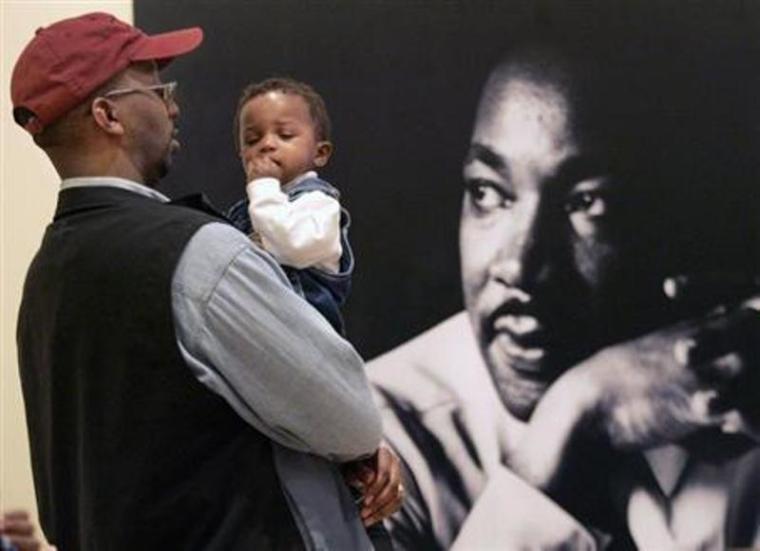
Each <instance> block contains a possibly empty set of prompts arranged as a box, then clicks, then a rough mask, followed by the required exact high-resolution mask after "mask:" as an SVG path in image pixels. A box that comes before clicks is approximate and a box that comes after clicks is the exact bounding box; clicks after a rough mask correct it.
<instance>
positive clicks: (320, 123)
mask: <svg viewBox="0 0 760 551" xmlns="http://www.w3.org/2000/svg"><path fill="white" fill-rule="evenodd" d="M267 92H281V93H283V94H294V95H296V96H301V97H302V98H303V100H304V101H305V102H306V105H308V106H309V114H310V115H311V118H312V120H313V121H314V130H315V134H316V138H317V140H318V141H330V135H331V133H332V128H331V124H330V117H329V115H328V114H327V107H326V106H325V101H324V100H323V99H322V96H320V95H319V94H318V93H317V91H316V90H314V88H312V87H311V86H309V85H308V84H306V83H304V82H299V81H297V80H294V79H292V78H288V77H275V78H268V79H266V80H262V81H261V82H255V83H253V84H249V85H248V86H246V87H245V89H244V90H243V93H242V94H241V95H240V99H239V100H238V105H237V110H236V111H235V122H234V128H233V132H234V135H235V147H236V148H237V149H238V150H240V113H241V112H242V110H243V107H244V106H245V104H246V103H248V102H249V101H251V100H252V99H253V98H255V97H257V96H260V95H262V94H266V93H267Z"/></svg>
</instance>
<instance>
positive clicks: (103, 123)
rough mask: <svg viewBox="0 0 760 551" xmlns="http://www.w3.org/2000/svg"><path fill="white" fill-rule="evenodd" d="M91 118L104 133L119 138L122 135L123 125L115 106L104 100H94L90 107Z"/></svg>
mask: <svg viewBox="0 0 760 551" xmlns="http://www.w3.org/2000/svg"><path fill="white" fill-rule="evenodd" d="M90 112H91V113H92V118H93V119H94V120H95V124H97V125H98V126H99V127H100V128H101V129H102V130H103V131H104V132H106V133H107V134H113V135H117V136H121V135H123V134H124V125H123V124H122V123H121V120H120V118H119V113H118V111H117V109H116V105H115V104H114V103H113V102H112V101H109V100H107V99H106V98H96V99H95V100H94V101H93V102H92V105H91V106H90Z"/></svg>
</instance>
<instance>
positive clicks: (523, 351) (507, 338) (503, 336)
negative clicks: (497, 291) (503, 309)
mask: <svg viewBox="0 0 760 551" xmlns="http://www.w3.org/2000/svg"><path fill="white" fill-rule="evenodd" d="M492 330H493V340H494V341H495V343H496V344H497V345H498V346H499V348H501V350H502V352H503V353H504V354H505V355H506V356H507V357H508V358H509V359H513V360H520V361H527V362H540V361H541V360H543V358H544V356H545V355H546V345H547V335H546V332H545V331H544V330H543V328H542V327H541V324H540V322H539V321H538V319H536V318H535V317H533V316H529V315H524V314H521V315H514V314H507V315H504V316H499V317H498V318H496V319H495V320H494V322H493V325H492Z"/></svg>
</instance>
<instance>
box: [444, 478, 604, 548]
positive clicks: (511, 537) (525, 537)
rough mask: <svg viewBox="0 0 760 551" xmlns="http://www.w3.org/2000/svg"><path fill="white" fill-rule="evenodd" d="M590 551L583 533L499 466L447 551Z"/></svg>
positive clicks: (589, 537)
mask: <svg viewBox="0 0 760 551" xmlns="http://www.w3.org/2000/svg"><path fill="white" fill-rule="evenodd" d="M467 549H578V550H595V549H597V546H596V542H595V540H594V538H593V537H592V535H591V534H590V533H589V531H588V530H586V528H584V527H583V526H582V525H581V524H580V523H579V522H578V521H577V520H575V519H574V518H573V517H572V516H571V515H570V514H569V513H567V511H565V510H564V509H562V508H560V507H559V506H558V505H557V504H556V503H554V502H553V501H552V500H551V499H549V498H548V497H547V496H546V495H544V494H543V493H541V492H540V491H538V490H536V489H535V488H533V487H532V486H530V485H529V484H527V483H526V482H525V481H523V480H522V479H521V478H519V477H518V476H517V475H515V474H514V473H512V472H510V471H509V470H507V469H506V468H504V467H499V468H498V469H496V470H495V471H494V473H493V475H492V476H491V477H490V478H489V479H488V483H487V484H486V487H485V489H484V490H483V492H482V493H481V494H480V496H479V497H478V499H477V501H476V502H475V505H474V506H473V508H472V510H471V511H470V514H469V516H468V517H467V520H466V521H465V523H464V525H463V526H462V529H461V530H460V532H459V535H458V536H457V539H456V541H455V542H454V545H453V546H452V550H460V551H463V550H467Z"/></svg>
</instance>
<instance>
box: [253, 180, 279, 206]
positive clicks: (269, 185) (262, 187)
mask: <svg viewBox="0 0 760 551" xmlns="http://www.w3.org/2000/svg"><path fill="white" fill-rule="evenodd" d="M245 192H246V194H247V195H248V200H249V201H251V202H254V201H255V200H256V199H257V198H259V199H260V198H262V197H271V196H273V195H280V194H283V193H282V190H281V189H280V181H279V180H278V179H277V178H272V177H269V176H267V177H266V178H256V179H255V180H251V181H250V182H248V183H247V184H246V186H245ZM283 195H284V194H283Z"/></svg>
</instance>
